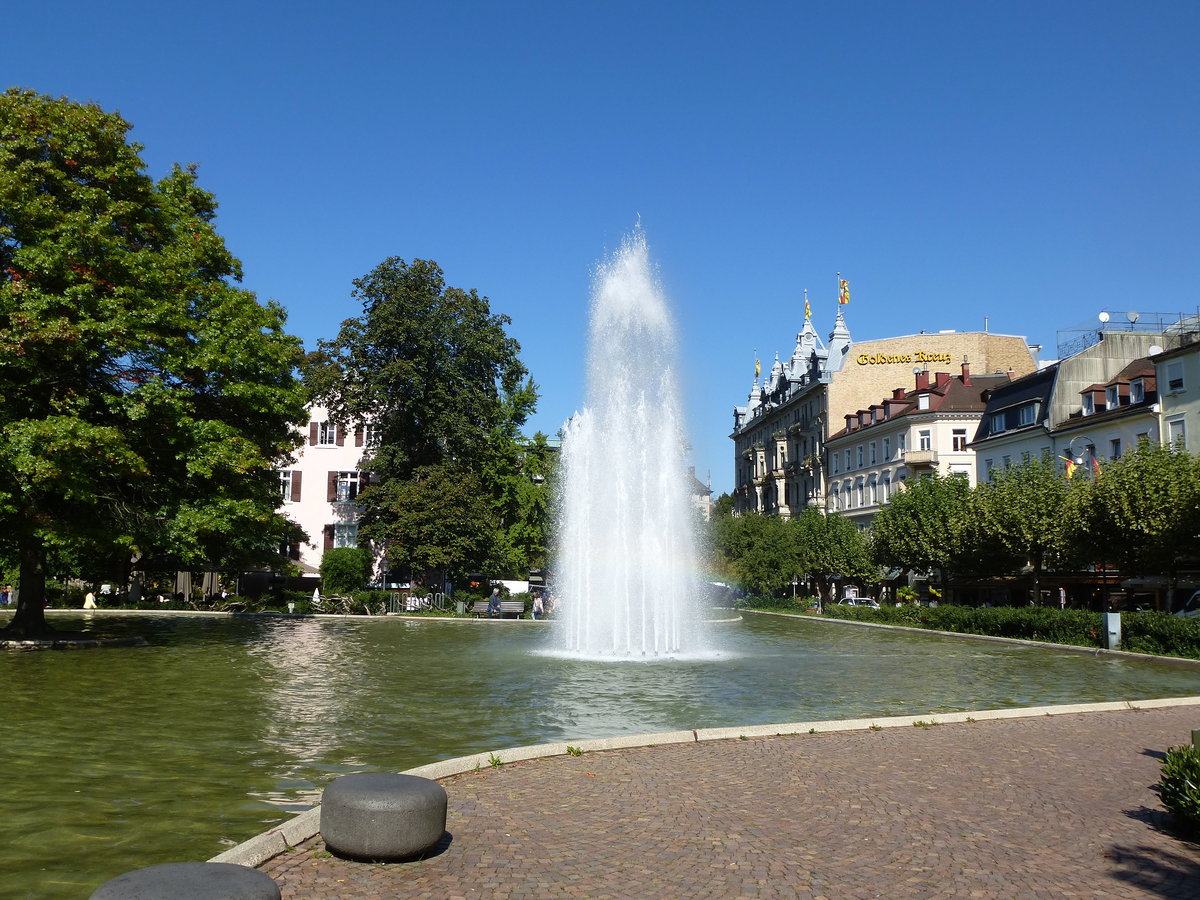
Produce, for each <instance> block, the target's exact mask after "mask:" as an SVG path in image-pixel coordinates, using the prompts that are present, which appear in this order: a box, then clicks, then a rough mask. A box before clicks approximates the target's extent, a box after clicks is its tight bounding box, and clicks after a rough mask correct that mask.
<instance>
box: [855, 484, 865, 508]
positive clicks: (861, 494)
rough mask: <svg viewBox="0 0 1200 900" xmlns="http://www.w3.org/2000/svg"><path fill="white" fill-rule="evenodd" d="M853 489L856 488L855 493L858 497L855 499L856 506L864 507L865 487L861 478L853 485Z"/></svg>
mask: <svg viewBox="0 0 1200 900" xmlns="http://www.w3.org/2000/svg"><path fill="white" fill-rule="evenodd" d="M854 487H855V488H856V490H857V493H858V497H857V499H858V505H859V506H860V507H861V506H866V505H867V504H866V498H865V496H864V495H865V485H864V484H863V480H862V479H861V478H860V479H858V481H857V482H856V483H855V485H854Z"/></svg>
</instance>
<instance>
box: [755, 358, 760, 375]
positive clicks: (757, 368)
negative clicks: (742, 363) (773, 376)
mask: <svg viewBox="0 0 1200 900" xmlns="http://www.w3.org/2000/svg"><path fill="white" fill-rule="evenodd" d="M761 374H762V362H761V361H760V360H757V359H756V360H755V361H754V377H755V378H757V377H758V376H759V375H761Z"/></svg>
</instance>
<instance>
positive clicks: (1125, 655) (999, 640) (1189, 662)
mask: <svg viewBox="0 0 1200 900" xmlns="http://www.w3.org/2000/svg"><path fill="white" fill-rule="evenodd" d="M743 612H748V613H754V615H756V616H778V617H779V618H781V619H793V620H795V621H799V622H822V623H824V624H826V625H855V626H858V627H859V628H883V629H885V630H888V631H906V632H908V633H910V634H936V635H938V636H939V637H948V638H969V639H970V640H974V641H991V642H992V643H995V644H1019V645H1021V646H1023V647H1041V648H1044V649H1047V650H1069V651H1070V652H1072V653H1087V654H1088V655H1090V656H1116V657H1120V658H1122V659H1153V660H1157V661H1158V662H1167V663H1180V664H1182V665H1185V666H1200V659H1189V658H1188V657H1186V656H1157V655H1155V654H1153V653H1133V652H1132V651H1129V650H1109V649H1107V648H1104V647H1080V646H1079V645H1078V644H1052V643H1050V642H1049V641H1031V640H1028V639H1027V638H1008V637H997V636H996V635H994V634H971V633H970V632H967V631H935V630H934V629H932V628H914V627H913V626H911V625H888V624H886V623H884V622H857V621H855V620H854V619H834V618H830V619H827V618H826V617H825V616H801V615H796V614H795V613H781V612H771V611H770V610H765V609H746V610H743Z"/></svg>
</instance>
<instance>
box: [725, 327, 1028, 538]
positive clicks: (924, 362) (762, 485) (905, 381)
mask: <svg viewBox="0 0 1200 900" xmlns="http://www.w3.org/2000/svg"><path fill="white" fill-rule="evenodd" d="M963 363H966V364H967V365H968V367H969V369H970V371H972V372H976V373H979V376H983V375H992V374H996V373H1002V374H1004V375H1005V376H1006V377H1018V376H1021V375H1025V374H1027V373H1030V372H1032V371H1034V370H1035V368H1036V362H1035V360H1034V358H1033V354H1032V353H1031V352H1030V349H1029V347H1028V346H1027V345H1026V343H1025V340H1024V338H1021V337H1016V336H1012V335H999V334H991V333H989V332H962V333H959V332H939V333H937V334H915V335H906V336H904V337H894V338H885V339H881V340H873V341H865V342H862V343H858V344H856V343H854V342H853V340H852V339H851V336H850V329H849V327H848V326H847V324H846V320H845V315H844V313H843V311H842V309H841V308H840V307H839V310H838V315H837V318H836V320H835V322H834V327H833V330H832V331H831V332H830V334H829V342H828V344H822V343H821V341H820V339H819V338H818V336H817V332H816V329H815V328H814V327H813V324H812V320H811V317H808V316H806V317H805V320H804V325H803V328H802V329H801V331H800V333H799V334H798V335H797V336H796V345H795V348H794V350H793V351H792V354H791V356H790V357H789V358H788V360H787V361H786V362H781V361H780V360H779V359H778V358H776V359H775V362H774V365H772V367H771V369H770V371H769V372H768V373H767V374H766V376H765V377H763V379H762V382H761V384H760V382H759V377H758V375H756V376H755V379H754V384H753V387H752V388H751V391H750V395H749V397H748V398H747V402H746V404H745V405H744V406H738V407H735V408H734V427H733V433H732V434H731V435H730V437H731V438H732V440H733V442H734V494H733V496H734V508H735V510H736V511H737V512H739V513H741V512H751V511H756V512H763V513H768V514H772V515H779V516H783V517H791V516H794V515H798V514H799V513H800V512H801V511H803V510H804V509H805V508H807V507H810V506H812V507H818V508H821V509H825V508H827V506H828V504H829V501H830V496H829V486H830V485H829V479H830V478H831V477H832V476H831V473H830V471H829V465H830V459H829V458H828V456H827V453H826V442H827V441H828V440H829V438H830V437H831V435H832V434H834V433H835V432H838V431H841V430H842V429H843V428H844V427H845V424H844V423H845V417H846V416H847V415H856V414H858V412H859V411H860V410H864V409H869V408H870V407H871V406H872V405H873V404H876V405H877V404H879V402H880V398H883V397H887V396H888V395H889V394H891V393H892V392H893V391H894V390H895V389H897V388H905V389H906V388H907V386H908V385H910V384H912V383H913V379H914V373H917V372H927V373H931V374H930V376H929V377H931V378H933V377H936V373H938V372H942V373H951V372H957V371H958V369H959V367H960V366H961V365H962V364H963ZM1010 373H1011V375H1010ZM841 476H842V473H841V472H839V495H841V493H842V490H843V488H844V481H845V479H844V477H841ZM839 502H840V500H839Z"/></svg>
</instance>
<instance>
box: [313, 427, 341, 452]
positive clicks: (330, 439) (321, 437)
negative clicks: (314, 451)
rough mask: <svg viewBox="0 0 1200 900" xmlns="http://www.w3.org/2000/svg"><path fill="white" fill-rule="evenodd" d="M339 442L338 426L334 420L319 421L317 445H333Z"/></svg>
mask: <svg viewBox="0 0 1200 900" xmlns="http://www.w3.org/2000/svg"><path fill="white" fill-rule="evenodd" d="M335 444H337V426H336V425H334V424H333V423H332V422H318V423H317V445H318V446H320V447H332V446H334V445H335Z"/></svg>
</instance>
